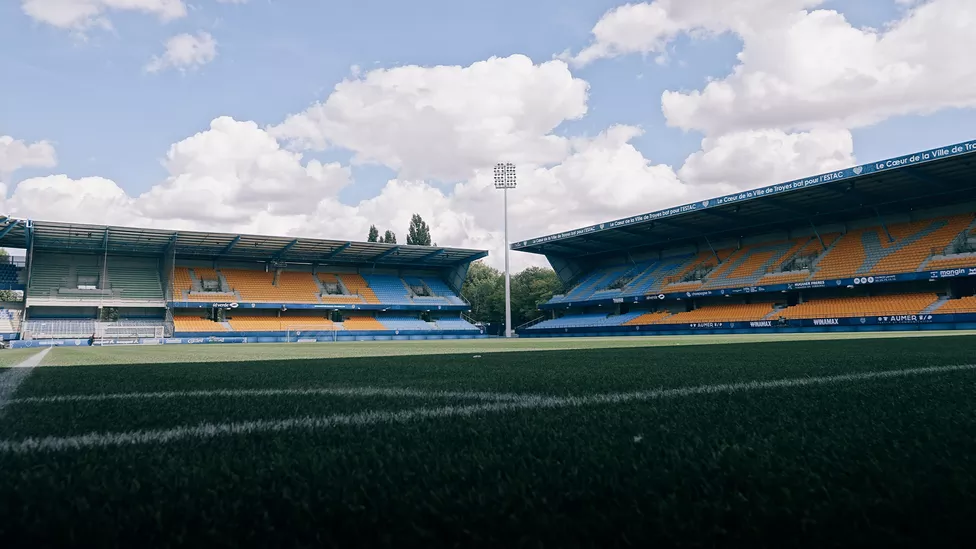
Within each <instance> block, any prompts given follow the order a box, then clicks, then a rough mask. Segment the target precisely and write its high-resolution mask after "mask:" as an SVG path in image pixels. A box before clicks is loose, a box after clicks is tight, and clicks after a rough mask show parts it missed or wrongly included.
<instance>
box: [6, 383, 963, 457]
mask: <svg viewBox="0 0 976 549" xmlns="http://www.w3.org/2000/svg"><path fill="white" fill-rule="evenodd" d="M972 370H976V364H967V365H962V366H936V367H931V368H909V369H905V370H889V371H883V372H864V373H857V374H841V375H835V376H820V377H804V378H793V379H779V380H773V381H750V382H744V383H723V384H718V385H700V386H697V387H684V388H677V389H656V390H652V391H637V392H631V393H608V394H597V395H588V396H578V397H574V396H570V397H538V396H530V397H525V398H524V399H522V400H511V401H504V402H486V403H481V404H472V405H468V406H443V407H439V408H415V409H412V410H402V411H398V412H382V411H373V412H362V413H358V414H339V415H331V416H320V417H298V418H289V419H281V420H258V421H243V422H237V423H203V424H200V425H196V426H192V427H177V428H174V429H156V430H145V431H129V432H125V433H89V434H86V435H80V436H69V437H41V438H34V437H31V438H27V439H24V440H21V441H9V440H4V441H0V454H27V453H31V452H63V451H69V450H77V449H85V448H104V447H114V446H128V445H135V444H163V443H167V442H176V441H180V440H188V439H214V438H217V437H225V436H230V435H249V434H257V433H276V432H283V431H317V430H326V429H332V428H336V427H342V426H354V427H355V426H363V425H373V424H378V423H406V422H409V421H416V420H421V419H433V418H448V417H468V416H473V415H477V414H483V413H489V412H508V411H513V410H526V409H544V408H571V407H579V406H587V405H595V404H620V403H624V402H635V401H649V400H657V399H662V398H674V397H684V396H694V395H707V394H716V393H736V392H743V391H755V390H764V389H779V388H796V387H808V386H816V385H829V384H835V383H844V382H851V381H866V380H872V379H886V378H897V377H909V376H916V375H926V374H939V373H947V372H961V371H972Z"/></svg>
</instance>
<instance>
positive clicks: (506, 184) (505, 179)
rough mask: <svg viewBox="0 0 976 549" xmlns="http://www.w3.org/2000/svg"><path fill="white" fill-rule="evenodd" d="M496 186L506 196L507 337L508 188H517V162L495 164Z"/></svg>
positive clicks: (508, 324) (508, 295)
mask: <svg viewBox="0 0 976 549" xmlns="http://www.w3.org/2000/svg"><path fill="white" fill-rule="evenodd" d="M495 188H496V189H501V190H502V194H503V195H504V197H505V205H504V209H503V217H504V219H505V337H512V282H511V274H510V273H509V270H508V189H514V188H515V164H512V163H511V162H504V163H498V164H495Z"/></svg>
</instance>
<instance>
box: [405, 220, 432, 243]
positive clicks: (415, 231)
mask: <svg viewBox="0 0 976 549" xmlns="http://www.w3.org/2000/svg"><path fill="white" fill-rule="evenodd" d="M407 244H412V245H414V246H430V227H428V226H427V223H426V222H425V221H424V218H422V217H420V214H413V217H411V218H410V229H409V230H408V231H407Z"/></svg>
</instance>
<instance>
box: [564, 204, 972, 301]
mask: <svg viewBox="0 0 976 549" xmlns="http://www.w3.org/2000/svg"><path fill="white" fill-rule="evenodd" d="M974 226H976V221H974V215H973V214H964V215H956V216H949V217H938V218H934V219H927V220H923V221H914V222H908V223H896V224H892V225H889V226H887V231H886V230H885V228H883V227H881V226H880V225H879V226H874V227H866V228H862V229H856V230H852V231H850V232H848V233H847V234H843V235H842V234H840V233H826V234H822V235H820V236H819V237H816V236H813V237H803V238H796V239H791V240H785V241H778V242H765V243H757V244H750V245H747V246H744V247H742V248H741V249H738V250H733V249H723V250H718V251H716V252H713V251H711V250H708V251H702V252H700V253H698V254H696V255H692V256H685V257H684V258H681V259H679V260H678V261H677V262H675V261H674V259H673V258H672V259H671V260H670V261H671V262H672V263H671V264H669V265H668V267H669V268H668V269H663V268H662V265H663V263H664V262H665V261H666V260H659V261H652V262H650V263H645V264H643V265H642V270H640V271H639V272H636V273H634V278H633V280H632V281H631V282H630V283H629V284H627V285H626V286H625V287H624V288H622V289H621V290H619V292H617V293H619V294H620V295H625V296H629V295H648V294H655V293H659V292H688V291H695V290H701V289H721V288H739V287H747V286H758V285H766V284H789V283H796V282H801V281H806V280H829V279H840V278H853V277H855V276H864V275H877V274H893V273H905V272H915V271H918V270H922V269H925V270H932V269H944V268H957V267H976V254H961V255H954V256H949V257H941V256H942V255H943V254H944V253H946V252H947V250H948V248H950V246H951V245H952V244H953V242H954V240H955V239H957V238H961V235H964V234H965V233H967V231H972V230H973V227H974ZM889 234H890V238H889ZM933 256H940V257H939V258H938V259H932V260H931V261H927V260H929V258H931V257H933ZM633 268H634V266H616V267H603V268H600V269H596V270H594V271H592V272H590V273H587V274H584V275H583V277H582V278H581V279H580V280H579V282H578V283H577V284H576V285H575V286H574V287H573V288H572V289H571V290H570V291H568V292H566V293H565V295H562V296H555V297H554V298H553V299H552V300H551V301H550V302H551V303H562V302H580V301H585V300H587V299H594V298H600V297H605V294H604V292H605V291H606V288H607V286H608V285H610V284H612V283H613V282H614V281H615V280H617V279H618V278H620V276H621V275H623V274H625V273H628V272H629V271H628V269H633ZM787 268H788V269H790V270H789V271H784V269H787ZM699 272H707V274H706V275H705V276H704V278H702V279H700V280H688V279H689V278H690V277H692V276H695V273H699ZM638 281H639V285H635V284H634V282H638Z"/></svg>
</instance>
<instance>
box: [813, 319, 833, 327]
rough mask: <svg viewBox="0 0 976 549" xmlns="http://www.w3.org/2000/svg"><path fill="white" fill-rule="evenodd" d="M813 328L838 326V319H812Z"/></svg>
mask: <svg viewBox="0 0 976 549" xmlns="http://www.w3.org/2000/svg"><path fill="white" fill-rule="evenodd" d="M813 325H814V326H840V319H839V318H815V319H813Z"/></svg>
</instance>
